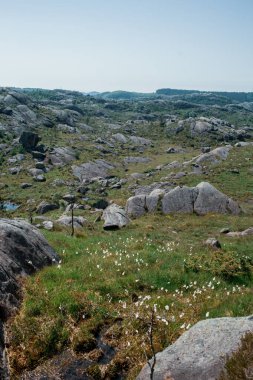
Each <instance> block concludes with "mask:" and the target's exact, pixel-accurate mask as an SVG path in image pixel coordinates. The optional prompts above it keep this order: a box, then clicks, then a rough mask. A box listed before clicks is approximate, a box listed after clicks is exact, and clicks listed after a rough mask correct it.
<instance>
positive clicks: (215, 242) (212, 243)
mask: <svg viewBox="0 0 253 380" xmlns="http://www.w3.org/2000/svg"><path fill="white" fill-rule="evenodd" d="M205 244H206V245H208V246H210V247H212V248H216V249H220V248H221V244H220V242H219V241H218V240H217V239H215V238H209V239H207V240H206V241H205Z"/></svg>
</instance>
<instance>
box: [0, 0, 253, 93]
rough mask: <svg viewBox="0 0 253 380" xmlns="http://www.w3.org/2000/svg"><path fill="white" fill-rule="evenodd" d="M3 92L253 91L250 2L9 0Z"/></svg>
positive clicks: (4, 15) (3, 26) (0, 79)
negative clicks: (29, 89)
mask: <svg viewBox="0 0 253 380" xmlns="http://www.w3.org/2000/svg"><path fill="white" fill-rule="evenodd" d="M0 4H1V23H0V31H1V36H2V38H1V40H0V46H1V52H2V54H1V74H0V85H1V86H4V87H21V88H45V89H56V88H57V89H65V90H77V91H81V92H92V91H98V92H104V91H117V90H123V91H135V92H154V91H156V90H157V89H159V88H176V89H186V90H187V89H190V90H200V91H236V92H237V91H238V92H239V91H245V92H250V91H253V76H252V68H251V64H252V61H253V51H252V49H250V42H251V40H252V37H253V26H252V22H251V16H252V14H253V12H252V11H253V2H252V1H251V0H243V1H241V2H239V1H238V0H220V1H218V0H156V1H154V0H139V1H138V2H137V1H135V0H128V1H124V0H107V1H106V2H105V1H102V0H93V1H92V3H91V2H90V1H88V0H87V1H86V0H83V1H81V0H73V1H72V2H71V3H70V2H69V1H67V0H61V1H60V0H51V1H50V0H44V1H43V2H37V3H36V2H34V1H32V0H21V1H19V0H9V1H8V3H7V2H5V1H3V0H0Z"/></svg>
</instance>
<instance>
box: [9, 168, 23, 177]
mask: <svg viewBox="0 0 253 380" xmlns="http://www.w3.org/2000/svg"><path fill="white" fill-rule="evenodd" d="M21 169H22V167H21V166H15V167H13V168H9V173H10V174H12V175H16V174H19V173H20V171H21Z"/></svg>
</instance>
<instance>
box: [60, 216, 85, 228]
mask: <svg viewBox="0 0 253 380" xmlns="http://www.w3.org/2000/svg"><path fill="white" fill-rule="evenodd" d="M56 222H57V223H58V224H62V225H63V226H67V227H71V225H72V217H71V216H67V215H62V216H61V217H60V218H59V219H57V220H56ZM73 222H74V223H73V224H74V227H75V228H82V227H83V226H84V225H85V224H86V223H87V220H86V219H85V218H83V217H82V216H74V217H73Z"/></svg>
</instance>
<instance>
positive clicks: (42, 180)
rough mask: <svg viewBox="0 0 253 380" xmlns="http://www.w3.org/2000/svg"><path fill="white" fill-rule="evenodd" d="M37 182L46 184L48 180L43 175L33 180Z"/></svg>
mask: <svg viewBox="0 0 253 380" xmlns="http://www.w3.org/2000/svg"><path fill="white" fill-rule="evenodd" d="M33 180H34V181H35V182H45V181H46V178H45V176H44V175H43V174H40V175H37V176H36V177H34V178H33Z"/></svg>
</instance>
